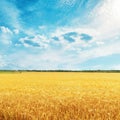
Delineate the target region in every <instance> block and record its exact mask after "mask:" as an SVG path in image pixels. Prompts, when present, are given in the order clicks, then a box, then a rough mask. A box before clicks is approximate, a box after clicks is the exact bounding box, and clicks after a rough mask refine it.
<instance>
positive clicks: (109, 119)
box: [0, 72, 120, 120]
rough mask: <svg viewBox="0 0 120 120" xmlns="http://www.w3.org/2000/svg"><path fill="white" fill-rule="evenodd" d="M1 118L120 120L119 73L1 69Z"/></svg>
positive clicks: (6, 119)
mask: <svg viewBox="0 0 120 120" xmlns="http://www.w3.org/2000/svg"><path fill="white" fill-rule="evenodd" d="M0 120H120V73H79V72H77V73H74V72H73V73H69V72H68V73H64V72H63V73H57V72H54V73H51V72H40V73H39V72H37V73H35V72H22V73H0Z"/></svg>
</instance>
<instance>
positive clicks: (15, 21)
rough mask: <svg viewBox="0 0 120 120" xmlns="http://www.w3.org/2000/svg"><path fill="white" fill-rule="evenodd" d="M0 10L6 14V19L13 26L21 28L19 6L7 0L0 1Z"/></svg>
mask: <svg viewBox="0 0 120 120" xmlns="http://www.w3.org/2000/svg"><path fill="white" fill-rule="evenodd" d="M0 11H1V13H2V14H4V15H5V20H7V23H8V24H9V25H11V26H12V27H13V28H16V29H21V25H20V19H19V14H20V11H19V10H18V9H17V7H16V6H15V5H14V4H12V3H11V2H9V1H7V0H1V1H0Z"/></svg>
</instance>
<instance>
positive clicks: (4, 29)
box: [0, 26, 13, 34]
mask: <svg viewBox="0 0 120 120" xmlns="http://www.w3.org/2000/svg"><path fill="white" fill-rule="evenodd" d="M0 31H1V32H2V33H5V34H13V32H12V31H11V30H10V29H9V28H7V27H5V26H0Z"/></svg>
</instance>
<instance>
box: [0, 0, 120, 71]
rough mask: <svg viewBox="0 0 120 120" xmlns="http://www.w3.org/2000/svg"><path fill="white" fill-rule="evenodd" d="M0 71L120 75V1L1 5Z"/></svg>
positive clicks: (2, 0) (25, 0)
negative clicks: (110, 71)
mask: <svg viewBox="0 0 120 120" xmlns="http://www.w3.org/2000/svg"><path fill="white" fill-rule="evenodd" d="M0 6H1V7H0V69H10V70H14V69H15V70H16V69H23V70H24V69H29V70H33V69H35V70H43V69H44V70H46V69H48V70H53V69H64V70H92V69H97V70H98V69H120V32H119V31H120V14H119V11H120V7H119V6H120V1H119V0H0Z"/></svg>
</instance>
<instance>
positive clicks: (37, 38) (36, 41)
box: [19, 35, 49, 48]
mask: <svg viewBox="0 0 120 120" xmlns="http://www.w3.org/2000/svg"><path fill="white" fill-rule="evenodd" d="M19 41H20V42H21V43H22V44H23V45H24V46H25V47H32V46H33V47H35V46H36V45H37V46H39V47H40V48H47V47H48V43H49V40H47V38H46V37H45V36H43V35H34V36H33V37H29V36H27V37H24V38H20V40H19ZM26 41H27V42H26ZM28 41H29V42H30V43H28ZM34 45H35V46H34Z"/></svg>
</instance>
